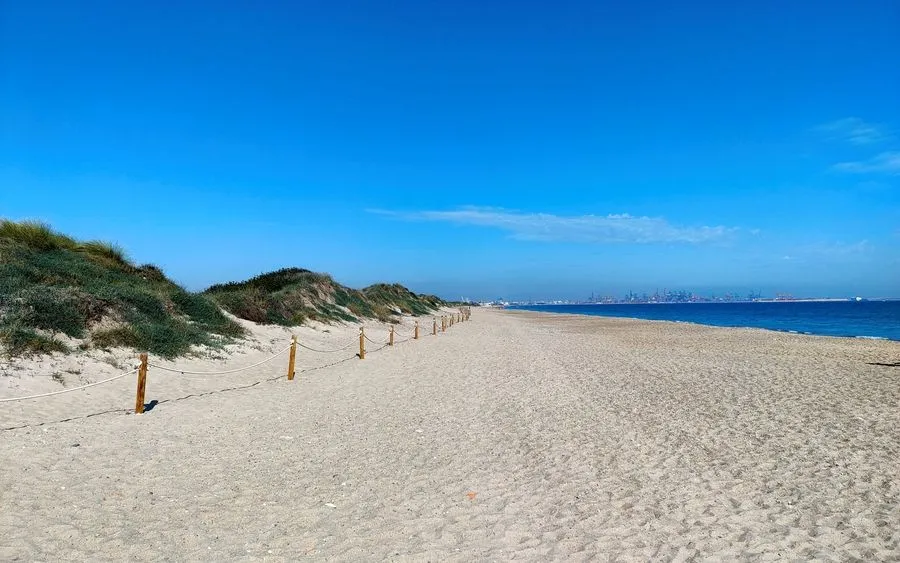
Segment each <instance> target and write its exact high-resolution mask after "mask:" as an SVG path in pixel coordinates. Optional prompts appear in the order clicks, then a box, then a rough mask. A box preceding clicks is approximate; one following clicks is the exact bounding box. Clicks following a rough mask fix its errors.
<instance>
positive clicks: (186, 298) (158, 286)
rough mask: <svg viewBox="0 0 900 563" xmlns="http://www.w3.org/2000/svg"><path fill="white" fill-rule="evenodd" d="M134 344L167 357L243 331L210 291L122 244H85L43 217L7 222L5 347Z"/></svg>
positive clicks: (0, 297)
mask: <svg viewBox="0 0 900 563" xmlns="http://www.w3.org/2000/svg"><path fill="white" fill-rule="evenodd" d="M60 334H65V335H67V336H70V337H73V338H78V339H83V342H84V343H83V344H82V346H85V347H88V346H94V347H98V348H106V347H112V346H120V345H121V346H130V347H133V348H137V349H142V350H147V351H149V352H151V353H153V354H157V355H160V356H164V357H173V356H177V355H180V354H184V353H185V352H187V351H188V350H189V349H190V347H191V346H193V345H201V344H205V345H216V344H218V343H220V342H221V340H222V338H223V337H225V338H228V337H238V336H241V335H243V334H244V330H243V328H241V326H240V325H238V324H237V323H236V322H234V321H233V320H231V319H229V318H228V317H227V316H226V315H225V314H223V313H222V311H221V310H220V309H219V308H218V306H217V305H216V304H215V303H214V302H212V301H211V300H210V299H209V298H208V297H206V296H204V295H198V294H193V293H189V292H187V291H185V290H184V289H183V288H181V287H179V286H178V285H176V284H175V283H173V282H171V281H170V280H168V279H167V278H166V277H165V275H163V273H162V271H161V270H160V269H159V268H157V267H155V266H153V265H144V266H135V265H134V264H132V263H131V262H130V261H129V260H128V257H127V256H126V254H125V252H124V251H123V250H122V249H121V248H119V247H118V246H116V245H112V244H108V243H104V242H99V241H90V242H79V241H76V240H75V239H73V238H71V237H68V236H65V235H62V234H60V233H57V232H55V231H53V230H52V229H51V228H50V227H49V226H47V225H45V224H42V223H35V222H21V223H17V222H13V221H7V220H0V344H2V345H3V348H4V349H5V351H6V352H7V353H8V354H11V355H20V354H28V353H46V352H53V351H64V350H66V349H67V346H66V345H65V344H63V343H62V342H61V341H60V340H58V339H57V338H56V337H57V336H58V335H60Z"/></svg>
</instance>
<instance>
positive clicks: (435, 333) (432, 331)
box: [431, 317, 437, 336]
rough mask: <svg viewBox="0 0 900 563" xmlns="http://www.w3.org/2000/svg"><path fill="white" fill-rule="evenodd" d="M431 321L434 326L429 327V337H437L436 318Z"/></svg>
mask: <svg viewBox="0 0 900 563" xmlns="http://www.w3.org/2000/svg"><path fill="white" fill-rule="evenodd" d="M433 320H434V324H433V325H432V326H431V335H432V336H437V317H435V318H434V319H433Z"/></svg>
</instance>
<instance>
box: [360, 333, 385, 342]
mask: <svg viewBox="0 0 900 563" xmlns="http://www.w3.org/2000/svg"><path fill="white" fill-rule="evenodd" d="M364 336H365V337H366V340H368V341H369V342H371V343H372V344H381V342H375V341H374V340H372V339H371V338H369V335H368V334H365V335H364Z"/></svg>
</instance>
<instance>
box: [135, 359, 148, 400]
mask: <svg viewBox="0 0 900 563" xmlns="http://www.w3.org/2000/svg"><path fill="white" fill-rule="evenodd" d="M138 357H139V358H140V359H141V367H140V368H138V378H137V394H136V395H135V398H134V414H143V413H144V393H145V392H146V391H147V353H146V352H144V353H143V354H141V355H140V356H138Z"/></svg>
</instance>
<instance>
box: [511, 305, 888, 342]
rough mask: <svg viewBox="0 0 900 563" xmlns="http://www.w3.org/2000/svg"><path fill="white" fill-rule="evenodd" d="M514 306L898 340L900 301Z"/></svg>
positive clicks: (547, 310)
mask: <svg viewBox="0 0 900 563" xmlns="http://www.w3.org/2000/svg"><path fill="white" fill-rule="evenodd" d="M510 308H511V309H524V310H528V311H543V312H549V313H569V314H578V315H596V316H601V317H630V318H635V319H651V320H660V321H683V322H690V323H698V324H705V325H713V326H730V327H753V328H765V329H769V330H779V331H784V332H797V333H801V334H817V335H823V336H849V337H857V338H883V339H887V340H898V341H900V301H803V302H797V301H782V302H776V303H660V304H635V305H528V306H524V305H523V306H515V307H510Z"/></svg>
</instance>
